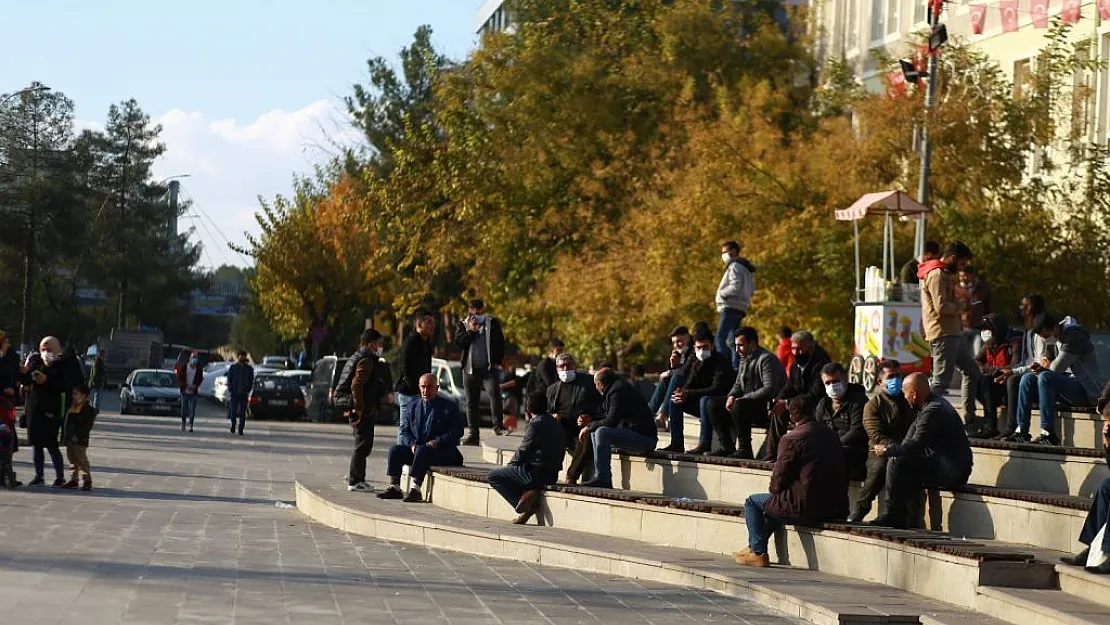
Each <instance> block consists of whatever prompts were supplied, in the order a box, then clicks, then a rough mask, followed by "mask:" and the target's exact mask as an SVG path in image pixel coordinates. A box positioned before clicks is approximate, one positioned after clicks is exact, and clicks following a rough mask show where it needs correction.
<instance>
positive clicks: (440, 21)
mask: <svg viewBox="0 0 1110 625" xmlns="http://www.w3.org/2000/svg"><path fill="white" fill-rule="evenodd" d="M480 4H481V2H480V0H408V1H405V0H317V1H316V2H308V1H307V0H223V1H222V2H215V1H213V0H191V1H190V2H173V3H171V2H168V1H166V0H96V1H89V0H51V1H49V2H45V1H44V2H32V1H27V0H0V92H11V91H15V90H18V89H19V88H21V87H23V86H26V85H27V84H28V83H30V82H31V81H34V80H38V81H40V82H43V83H45V84H47V85H49V86H50V87H52V88H54V89H57V90H60V91H64V92H65V93H66V95H68V96H69V97H70V98H72V99H73V100H74V102H75V104H76V107H77V118H78V120H79V122H80V123H81V124H82V125H91V126H95V125H97V124H99V123H101V122H102V121H103V119H104V116H105V113H106V111H107V108H108V106H109V105H110V104H111V103H113V102H118V101H120V100H124V99H127V98H131V97H134V98H135V99H137V100H138V102H139V104H140V105H141V106H142V107H143V108H144V110H146V111H147V113H149V114H150V115H151V116H152V117H154V118H155V119H156V120H158V121H159V122H161V123H162V124H163V126H164V128H165V132H164V134H163V140H164V141H165V143H166V145H167V148H168V152H167V154H166V156H165V157H164V158H163V160H162V162H160V163H159V164H158V167H157V168H156V175H158V176H171V175H178V174H190V177H189V178H187V179H184V180H182V186H183V189H184V191H185V193H186V195H187V197H190V198H192V199H193V200H194V202H195V204H196V206H197V209H198V210H197V212H196V213H195V215H194V216H193V218H192V219H187V220H185V221H183V222H182V224H183V225H182V227H183V228H185V227H188V226H189V225H190V224H194V225H195V227H196V228H197V236H198V238H199V239H200V240H201V241H202V242H204V243H205V246H206V247H207V248H208V249H207V253H206V255H205V257H204V258H202V262H203V263H204V264H215V265H218V264H221V263H223V262H227V261H231V262H235V263H236V264H243V262H244V261H243V259H241V258H239V257H237V256H236V255H235V254H233V253H232V252H230V251H227V250H226V247H227V246H226V243H224V241H223V239H224V235H226V236H227V238H229V239H232V240H233V241H241V240H242V232H243V231H244V230H252V231H253V230H256V228H255V227H254V223H253V218H252V214H253V212H254V210H255V208H256V206H257V202H256V200H255V198H256V196H258V195H260V194H261V195H263V196H265V197H269V196H272V195H274V194H275V193H284V192H287V191H288V190H289V188H290V181H291V179H292V175H293V173H294V172H296V171H307V170H309V169H310V168H311V166H312V164H313V162H316V161H319V160H321V159H323V158H325V157H326V155H327V151H328V148H327V144H328V138H331V139H333V140H339V141H343V140H346V139H347V138H348V137H349V136H350V135H349V132H348V130H347V128H346V127H345V125H344V119H343V115H342V113H341V110H340V107H341V102H342V97H343V96H344V95H346V94H347V93H348V92H349V90H350V85H351V84H352V83H354V82H364V81H365V78H366V71H365V69H366V60H367V59H368V58H370V57H372V56H384V57H386V58H389V59H396V55H397V52H398V50H400V48H401V47H402V46H404V45H407V44H408V43H409V42H410V41H411V39H412V34H413V32H414V31H415V30H416V28H417V27H418V26H419V25H421V24H430V25H431V26H432V27H433V29H434V30H435V42H436V45H437V46H438V47H439V48H440V49H441V50H443V51H444V52H445V53H447V54H448V56H451V57H452V58H456V59H459V58H463V57H465V56H466V54H467V52H468V51H469V50H470V49H471V48H472V47H473V46H474V45H475V43H476V35H475V34H474V32H473V31H474V21H475V14H476V12H477V9H478V7H479V5H480ZM197 224H199V225H197ZM221 233H223V234H221Z"/></svg>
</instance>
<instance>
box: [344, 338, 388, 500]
mask: <svg viewBox="0 0 1110 625" xmlns="http://www.w3.org/2000/svg"><path fill="white" fill-rule="evenodd" d="M383 343H384V341H383V340H382V335H381V333H380V332H378V331H377V330H374V329H373V328H371V329H369V330H366V331H364V332H363V333H362V338H361V339H360V340H359V351H358V353H357V354H355V355H354V356H351V357H350V358H349V359H347V364H346V365H344V366H343V373H341V374H340V375H339V382H338V383H337V384H336V385H335V393H334V395H333V397H334V403H335V405H336V406H338V407H339V408H341V409H342V410H343V411H344V415H345V416H346V417H347V422H348V423H350V424H351V428H352V429H353V430H354V435H355V448H354V451H353V452H351V466H350V468H349V469H348V471H347V490H350V491H371V490H373V488H371V486H370V484H369V483H367V482H366V458H367V457H369V456H370V452H371V451H372V450H373V449H374V423H375V422H376V421H377V414H378V408H379V407H380V406H381V403H382V400H383V399H388V397H389V389H390V388H392V387H393V380H392V377H393V376H392V374H390V372H389V365H387V364H386V362H385V361H384V360H382V359H381V355H382V351H383Z"/></svg>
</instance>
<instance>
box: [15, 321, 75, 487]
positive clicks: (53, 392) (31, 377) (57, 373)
mask: <svg viewBox="0 0 1110 625" xmlns="http://www.w3.org/2000/svg"><path fill="white" fill-rule="evenodd" d="M20 372H21V375H22V377H23V380H22V382H23V385H24V386H26V387H27V388H28V389H29V391H28V393H27V404H26V411H27V415H28V417H27V438H28V439H29V441H30V443H31V447H32V451H33V458H32V459H33V461H34V465H35V478H34V479H33V480H31V482H30V483H29V484H28V486H41V485H43V484H44V483H45V480H44V479H43V471H44V468H45V466H44V465H45V462H46V458H45V453H44V452H46V453H49V454H50V461H51V462H52V463H53V464H54V473H55V475H56V476H57V479H55V480H54V486H55V487H56V488H61V487H62V486H63V485H64V484H65V483H66V481H65V479H64V474H63V463H62V452H61V449H60V448H59V434H60V430H61V426H62V422H63V420H64V418H65V414H66V411H68V410H69V407H70V404H71V403H72V401H73V389H75V388H77V385H78V384H81V383H82V382H83V381H84V379H83V376H82V375H81V365H80V363H78V362H77V360H76V359H75V358H64V357H63V356H62V346H61V343H59V342H58V339H56V338H54V337H52V336H48V337H46V338H44V339H43V340H42V342H40V343H39V353H38V354H33V355H31V356H30V357H29V358H28V359H27V363H26V364H25V365H23V366H22V367H21V368H20Z"/></svg>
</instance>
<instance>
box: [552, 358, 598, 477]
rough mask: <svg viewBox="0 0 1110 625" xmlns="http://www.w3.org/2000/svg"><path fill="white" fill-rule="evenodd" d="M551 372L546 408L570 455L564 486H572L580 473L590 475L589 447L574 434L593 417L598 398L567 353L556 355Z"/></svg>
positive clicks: (592, 385) (591, 467)
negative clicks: (559, 427)
mask: <svg viewBox="0 0 1110 625" xmlns="http://www.w3.org/2000/svg"><path fill="white" fill-rule="evenodd" d="M555 370H556V375H557V376H558V378H557V380H556V381H555V383H554V384H552V385H550V386H548V387H547V409H548V410H549V411H551V414H552V415H554V417H555V420H556V421H558V422H559V423H560V424H561V425H562V426H563V439H564V441H565V444H566V448H567V453H569V454H570V455H571V461H570V467H569V468H568V469H567V484H570V485H572V486H573V485H574V484H577V483H578V480H579V479H580V478H581V477H582V476H583V475H584V474H587V473H592V472H593V465H594V454H593V448H592V447H591V446H590V442H589V441H580V440H579V438H578V432H579V430H580V429H581V428H582V427H583V426H584V425H586V423H589V422H590V421H591V420H593V419H595V418H596V417H597V411H598V408H599V407H600V406H601V396H600V395H598V394H597V389H595V388H594V381H593V379H592V378H590V376H589V375H585V374H581V373H579V371H578V363H577V362H575V360H574V356H572V355H571V354H569V353H562V354H559V356H558V357H557V358H556V359H555Z"/></svg>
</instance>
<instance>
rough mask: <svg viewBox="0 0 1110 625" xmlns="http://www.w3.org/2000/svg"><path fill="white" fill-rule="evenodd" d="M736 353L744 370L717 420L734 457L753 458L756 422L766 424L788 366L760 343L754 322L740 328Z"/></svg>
mask: <svg viewBox="0 0 1110 625" xmlns="http://www.w3.org/2000/svg"><path fill="white" fill-rule="evenodd" d="M736 354H737V355H738V356H739V357H740V370H739V371H738V372H737V373H736V381H735V382H734V383H733V385H732V390H730V391H729V393H728V399H727V400H726V402H725V409H726V410H727V411H728V414H725V415H721V417H720V418H718V419H717V422H716V423H714V430H715V431H716V432H717V438H718V439H719V440H720V441H721V448H722V450H724V451H726V452H728V451H732V452H733V453H732V457H733V458H740V459H742V460H751V459H753V458H754V457H755V455H754V452H753V450H752V426H753V425H758V426H760V427H766V426H767V423H768V419H767V415H768V409H769V407H770V405H771V402H773V401H774V400H775V397H777V396H778V394H779V393H780V392H782V388H783V387H784V386H786V370H785V369H784V368H783V366H782V361H780V360H779V358H778V357H777V356H775V355H774V354H772V353H771V352H769V351H767V350H766V349H764V348H763V347H760V345H759V332H756V329H755V328H753V327H751V326H744V327H742V328H740V329H739V330H737V331H736Z"/></svg>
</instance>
